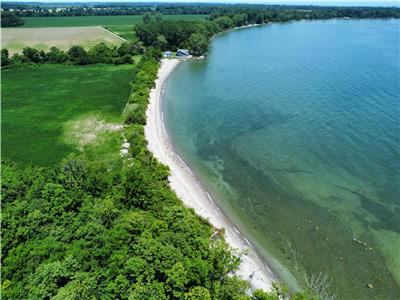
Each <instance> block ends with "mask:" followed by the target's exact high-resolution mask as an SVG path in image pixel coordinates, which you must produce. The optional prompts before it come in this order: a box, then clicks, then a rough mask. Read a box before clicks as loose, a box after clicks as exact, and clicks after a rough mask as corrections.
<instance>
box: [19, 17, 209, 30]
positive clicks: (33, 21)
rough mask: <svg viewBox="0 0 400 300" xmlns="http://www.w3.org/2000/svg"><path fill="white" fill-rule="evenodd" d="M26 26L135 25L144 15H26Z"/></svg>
mask: <svg viewBox="0 0 400 300" xmlns="http://www.w3.org/2000/svg"><path fill="white" fill-rule="evenodd" d="M206 17H207V16H206V15H163V20H166V21H167V20H187V21H196V20H205V18H206ZM23 19H24V21H25V25H24V26H23V27H26V28H40V27H77V26H105V27H107V26H109V25H119V26H121V25H123V26H132V28H133V26H134V25H136V24H139V23H142V22H143V16H140V15H135V16H81V17H25V18H23Z"/></svg>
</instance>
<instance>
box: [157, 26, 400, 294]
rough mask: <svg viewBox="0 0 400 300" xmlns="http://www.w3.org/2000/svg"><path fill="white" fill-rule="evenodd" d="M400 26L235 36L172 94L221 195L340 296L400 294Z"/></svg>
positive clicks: (255, 232) (193, 162)
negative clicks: (319, 276) (328, 283)
mask: <svg viewBox="0 0 400 300" xmlns="http://www.w3.org/2000/svg"><path fill="white" fill-rule="evenodd" d="M399 26H400V21H399V20H329V21H313V22H293V23H286V24H272V25H265V26H261V27H254V28H248V29H242V30H237V31H233V32H229V33H226V34H222V35H220V36H218V37H216V38H215V39H214V40H213V42H212V45H211V49H210V53H209V57H208V59H207V60H206V61H203V62H191V63H184V64H181V65H179V66H178V68H177V69H176V71H175V72H174V73H173V74H172V75H171V76H170V78H169V80H168V83H167V86H166V90H165V101H164V106H165V121H166V126H167V129H168V132H169V134H170V136H171V139H172V140H173V142H174V143H175V146H176V150H177V151H178V153H179V154H180V155H181V156H182V157H183V158H184V159H185V160H186V162H187V163H188V165H190V166H191V167H192V168H193V169H194V170H195V171H197V173H198V175H199V177H200V178H201V179H202V181H203V182H204V184H205V185H206V186H207V188H209V189H210V191H211V192H212V194H214V195H215V196H217V197H216V198H217V200H218V204H219V205H220V206H221V207H222V208H223V209H224V210H225V212H226V213H227V214H228V215H229V216H230V217H231V218H232V219H233V220H234V221H235V223H237V224H238V227H239V228H240V229H241V231H243V232H244V233H245V234H246V235H247V236H248V237H249V239H250V240H251V241H252V243H253V244H254V245H256V246H257V247H258V250H259V251H260V253H261V254H264V256H266V253H268V254H269V255H272V256H273V257H274V258H276V259H277V260H278V261H279V262H280V263H281V264H282V266H283V267H284V269H287V270H288V271H290V273H291V274H293V275H294V277H295V278H296V279H297V281H298V282H299V284H300V285H303V286H304V285H305V284H306V278H308V281H310V279H311V278H312V277H313V276H316V274H324V275H325V274H326V275H327V278H329V282H330V286H331V290H332V292H335V293H337V294H338V296H339V299H399V298H400V269H399V268H400V263H399V249H400V248H399V247H400V220H399V216H400V205H399V179H400V174H399V169H400V168H399V167H400V166H399V146H400V142H399V136H400V135H399V134H400V132H399V113H400V110H399V93H400V88H399V82H400V81H399V80H400V78H399V68H400V65H399V51H400V48H399ZM264 251H265V252H264ZM273 267H275V271H276V272H277V273H279V275H281V276H282V277H283V279H284V280H287V281H289V282H293V280H290V278H289V276H288V273H287V272H286V271H285V270H283V269H282V270H281V269H280V267H279V266H278V265H276V264H273ZM368 284H372V285H373V286H374V288H368V287H367V285H368ZM292 285H294V284H293V283H292Z"/></svg>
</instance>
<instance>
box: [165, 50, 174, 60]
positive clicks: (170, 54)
mask: <svg viewBox="0 0 400 300" xmlns="http://www.w3.org/2000/svg"><path fill="white" fill-rule="evenodd" d="M171 56H172V52H171V51H165V52H164V58H170V57H171Z"/></svg>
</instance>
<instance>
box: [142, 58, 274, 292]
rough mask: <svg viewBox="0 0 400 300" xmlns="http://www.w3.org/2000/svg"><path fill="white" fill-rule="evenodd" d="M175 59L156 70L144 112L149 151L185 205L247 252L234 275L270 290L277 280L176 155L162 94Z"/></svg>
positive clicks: (229, 240) (165, 61)
mask: <svg viewBox="0 0 400 300" xmlns="http://www.w3.org/2000/svg"><path fill="white" fill-rule="evenodd" d="M179 63H180V61H179V60H178V59H163V60H162V61H161V65H160V68H159V71H158V78H157V80H156V87H155V88H154V89H152V91H151V92H150V98H149V105H148V108H147V111H146V117H147V123H146V126H145V136H146V139H147V141H148V149H149V150H150V151H151V152H152V153H153V155H154V156H155V157H156V158H157V159H158V160H159V161H160V162H161V163H163V164H165V165H167V166H168V167H169V168H170V170H171V175H170V177H169V181H170V185H171V188H172V189H173V190H174V191H175V192H176V194H177V196H178V197H179V198H180V199H181V200H182V201H183V203H184V204H185V205H187V206H188V207H191V208H193V209H194V210H195V212H196V213H197V214H198V215H200V216H201V217H203V218H205V219H207V220H208V221H209V222H210V223H211V224H212V225H213V226H214V227H215V228H218V229H221V228H224V229H225V232H224V233H225V236H224V237H225V240H226V242H227V243H228V244H229V245H230V246H232V247H233V248H235V249H237V250H239V251H242V250H245V251H246V252H247V253H246V254H245V255H244V254H243V255H242V259H241V264H240V267H239V270H238V271H237V272H236V274H237V275H239V276H240V277H241V278H243V279H245V280H247V281H248V282H249V283H250V285H251V288H252V289H253V290H254V289H258V288H261V289H264V290H266V291H270V290H271V289H272V282H274V281H278V278H277V277H276V275H274V274H273V273H272V272H271V270H270V269H269V268H268V266H267V265H266V264H265V263H264V261H263V260H262V259H261V258H260V256H259V255H258V254H257V253H256V251H255V249H254V248H253V246H252V245H251V244H250V243H249V241H248V240H247V239H246V237H245V236H244V235H243V234H242V233H240V231H239V230H238V229H237V228H236V226H235V225H234V224H233V223H232V222H231V220H229V219H228V218H227V216H226V215H224V214H223V213H222V211H221V210H220V209H219V208H218V206H217V205H216V204H215V203H214V201H213V199H212V197H211V195H210V194H209V193H208V192H207V190H206V189H205V188H204V186H203V185H202V184H201V182H200V181H199V179H198V178H197V176H196V175H195V173H194V172H193V171H192V170H191V169H190V168H189V167H188V165H187V164H186V163H185V162H184V160H183V159H182V158H181V157H179V155H178V154H177V153H176V152H175V150H174V146H173V144H172V143H171V141H170V139H169V137H168V133H167V131H166V128H165V124H164V115H163V111H162V106H161V105H162V101H163V92H164V88H165V82H166V80H167V78H168V76H169V75H170V74H171V73H172V72H173V70H174V69H175V68H176V67H177V66H178V64H179Z"/></svg>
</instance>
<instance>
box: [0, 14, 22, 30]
mask: <svg viewBox="0 0 400 300" xmlns="http://www.w3.org/2000/svg"><path fill="white" fill-rule="evenodd" d="M0 19H1V27H18V26H22V25H24V23H25V22H24V20H22V19H21V18H20V17H18V16H17V15H16V14H15V13H13V12H11V11H2V12H1V15H0Z"/></svg>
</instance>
